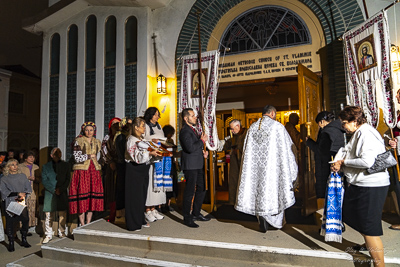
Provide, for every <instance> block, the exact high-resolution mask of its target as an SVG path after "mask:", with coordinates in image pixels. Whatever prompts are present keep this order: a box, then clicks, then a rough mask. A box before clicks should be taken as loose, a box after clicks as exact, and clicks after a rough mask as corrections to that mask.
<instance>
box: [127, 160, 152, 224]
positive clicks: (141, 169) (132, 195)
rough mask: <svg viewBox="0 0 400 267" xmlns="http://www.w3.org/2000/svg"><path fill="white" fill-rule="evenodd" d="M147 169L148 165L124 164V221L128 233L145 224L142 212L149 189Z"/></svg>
mask: <svg viewBox="0 0 400 267" xmlns="http://www.w3.org/2000/svg"><path fill="white" fill-rule="evenodd" d="M149 168H150V165H146V164H136V163H134V162H129V163H127V164H126V180H125V221H126V229H127V230H129V231H134V230H138V229H140V228H142V225H144V224H146V220H145V217H144V211H145V204H146V199H147V188H148V187H149Z"/></svg>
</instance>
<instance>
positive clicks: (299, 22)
mask: <svg viewBox="0 0 400 267" xmlns="http://www.w3.org/2000/svg"><path fill="white" fill-rule="evenodd" d="M261 12H263V13H267V14H268V17H264V23H259V24H257V23H254V21H255V20H258V19H259V18H257V17H256V16H257V13H259V14H260V13H261ZM269 12H271V13H272V14H271V15H270V14H269ZM273 12H275V13H273ZM272 15H275V17H273V16H272ZM279 16H280V17H279ZM260 17H261V16H260ZM265 18H266V19H268V21H265ZM261 19H263V17H261ZM291 19H292V20H293V21H290V20H291ZM243 21H246V22H247V24H244V23H243ZM290 22H291V24H289V23H290ZM259 28H264V31H261V30H260V29H259ZM282 28H286V30H285V32H282ZM278 31H279V32H278ZM290 31H293V32H296V31H298V32H301V33H302V34H301V36H300V34H297V35H294V34H293V37H294V39H295V38H296V37H298V38H300V39H303V40H300V41H294V42H291V43H288V42H287V41H288V40H287V35H288V33H287V32H290ZM278 34H280V36H282V34H286V43H278V44H275V45H272V46H271V45H269V44H270V43H271V41H273V39H276V38H281V37H280V36H278ZM232 35H234V36H232ZM238 35H240V36H239V40H235V42H236V43H238V45H236V47H234V46H233V45H232V44H233V43H234V42H233V41H230V42H228V41H227V39H228V40H229V38H230V37H231V36H232V37H231V38H230V39H231V40H232V38H235V37H238ZM260 35H262V36H260ZM278 41H281V40H280V39H278ZM311 41H312V40H311V34H310V31H309V29H308V27H307V24H306V23H305V22H304V21H303V19H302V18H301V17H300V16H299V15H297V14H296V13H295V12H294V11H292V10H290V9H287V8H285V7H282V6H271V5H268V6H260V7H256V8H252V9H249V10H247V11H246V12H243V13H242V14H240V15H239V16H237V17H236V18H235V19H233V20H232V21H231V23H230V24H229V25H228V27H227V28H226V29H225V31H224V33H223V34H222V37H221V40H220V48H222V47H224V46H225V47H228V48H230V49H231V50H230V54H242V53H250V52H261V51H266V50H270V49H277V48H285V47H293V46H298V45H305V44H311ZM239 42H241V43H239ZM243 45H244V46H245V47H244V48H243V47H241V46H243Z"/></svg>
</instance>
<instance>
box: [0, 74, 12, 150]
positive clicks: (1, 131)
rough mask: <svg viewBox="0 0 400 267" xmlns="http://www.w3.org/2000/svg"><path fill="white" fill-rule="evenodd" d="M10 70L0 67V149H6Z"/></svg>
mask: <svg viewBox="0 0 400 267" xmlns="http://www.w3.org/2000/svg"><path fill="white" fill-rule="evenodd" d="M10 76H11V72H9V71H7V70H3V69H0V99H1V103H0V151H5V150H7V136H8V133H7V132H8V92H9V90H10Z"/></svg>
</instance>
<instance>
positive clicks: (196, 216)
mask: <svg viewBox="0 0 400 267" xmlns="http://www.w3.org/2000/svg"><path fill="white" fill-rule="evenodd" d="M182 120H183V121H184V122H185V123H184V125H183V127H182V129H181V132H180V135H179V141H180V144H181V146H182V156H181V165H182V170H183V173H184V174H185V179H186V187H185V191H184V192H183V219H184V224H185V225H187V226H189V227H193V228H197V227H199V225H198V224H196V223H195V222H194V220H197V221H209V220H210V219H209V218H206V217H204V216H203V215H201V213H200V210H201V205H202V204H203V200H204V196H205V181H204V171H203V167H204V158H207V156H208V152H207V151H204V150H203V147H204V143H205V142H207V140H208V137H207V135H205V134H204V133H203V134H202V135H200V134H198V133H197V131H196V129H195V128H194V126H195V125H196V124H197V116H196V114H195V113H194V111H193V109H191V108H186V109H184V110H183V111H182ZM193 195H194V200H193V211H192V213H190V208H191V206H192V199H193Z"/></svg>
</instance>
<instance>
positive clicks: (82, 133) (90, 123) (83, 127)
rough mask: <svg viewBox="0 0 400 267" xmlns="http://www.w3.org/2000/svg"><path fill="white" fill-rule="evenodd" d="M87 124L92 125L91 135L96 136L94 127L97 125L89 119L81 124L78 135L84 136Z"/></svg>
mask: <svg viewBox="0 0 400 267" xmlns="http://www.w3.org/2000/svg"><path fill="white" fill-rule="evenodd" d="M87 126H91V127H93V131H94V134H93V137H96V129H97V127H96V124H95V123H94V122H91V121H88V122H85V123H84V124H82V126H81V133H80V134H79V136H78V137H82V136H85V128H86V127H87Z"/></svg>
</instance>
